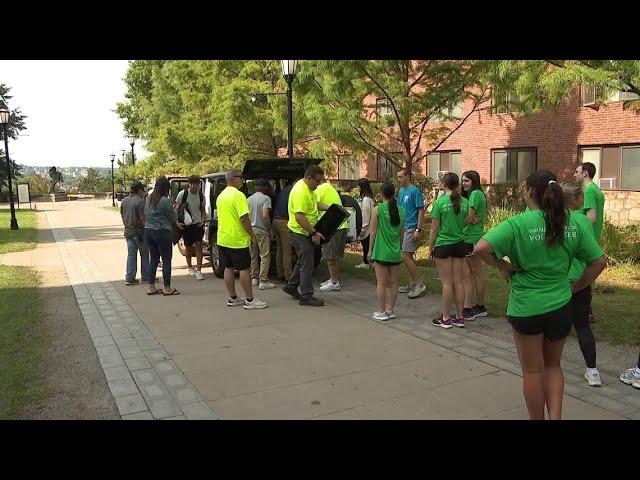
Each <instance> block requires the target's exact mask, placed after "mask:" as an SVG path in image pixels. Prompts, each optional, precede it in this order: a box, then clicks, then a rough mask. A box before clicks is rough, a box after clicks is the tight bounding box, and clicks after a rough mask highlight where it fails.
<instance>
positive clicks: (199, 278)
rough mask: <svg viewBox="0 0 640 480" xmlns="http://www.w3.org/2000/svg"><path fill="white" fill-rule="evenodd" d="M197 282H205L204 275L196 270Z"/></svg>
mask: <svg viewBox="0 0 640 480" xmlns="http://www.w3.org/2000/svg"><path fill="white" fill-rule="evenodd" d="M196 280H204V275H202V272H201V271H200V270H196Z"/></svg>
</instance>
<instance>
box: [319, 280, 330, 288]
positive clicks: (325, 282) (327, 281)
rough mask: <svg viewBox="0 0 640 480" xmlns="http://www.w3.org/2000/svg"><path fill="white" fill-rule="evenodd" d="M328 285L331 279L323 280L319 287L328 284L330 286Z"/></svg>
mask: <svg viewBox="0 0 640 480" xmlns="http://www.w3.org/2000/svg"><path fill="white" fill-rule="evenodd" d="M330 283H331V279H329V280H325V281H324V282H322V283H321V284H320V286H321V287H324V286H325V285H328V284H330Z"/></svg>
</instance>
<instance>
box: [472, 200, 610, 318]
mask: <svg viewBox="0 0 640 480" xmlns="http://www.w3.org/2000/svg"><path fill="white" fill-rule="evenodd" d="M585 220H586V221H585ZM545 232H546V225H545V221H544V215H543V212H542V210H530V211H528V212H524V213H521V214H519V215H514V216H513V217H511V218H509V219H507V220H505V221H504V222H502V223H501V224H500V225H498V226H496V227H495V228H494V229H492V230H491V231H490V232H488V233H487V234H486V235H485V236H484V237H483V238H484V239H485V240H486V241H487V242H489V244H490V245H491V248H493V251H494V253H495V255H496V257H498V258H503V257H509V260H510V261H511V263H512V264H513V265H514V266H516V267H518V268H520V269H521V271H520V272H518V273H516V274H514V275H513V277H511V291H510V292H509V304H508V307H507V315H511V316H514V317H530V316H533V315H541V314H543V313H547V312H552V311H554V310H557V309H558V308H560V307H562V306H564V305H566V303H567V302H568V301H569V300H571V287H570V284H569V279H568V273H569V267H570V265H571V262H572V260H573V259H574V258H577V259H578V260H580V261H582V262H585V263H589V262H592V261H593V260H596V259H597V258H600V257H601V256H602V249H601V248H600V246H598V243H597V242H596V241H595V239H594V238H593V234H592V233H591V228H590V226H589V219H587V218H586V217H585V216H584V215H580V214H576V213H575V212H570V216H569V221H568V225H567V228H566V229H565V241H564V244H563V245H561V246H553V247H549V246H547V244H546V241H545Z"/></svg>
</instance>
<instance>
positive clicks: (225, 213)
mask: <svg viewBox="0 0 640 480" xmlns="http://www.w3.org/2000/svg"><path fill="white" fill-rule="evenodd" d="M216 209H217V210H218V240H217V242H218V245H220V246H222V247H227V248H246V247H248V246H250V245H251V236H250V235H249V234H248V233H247V231H246V230H245V228H244V226H243V225H242V222H241V221H240V218H241V217H243V216H245V215H249V203H248V202H247V197H245V196H244V193H242V192H241V191H240V190H238V189H237V188H236V187H232V186H228V187H226V188H225V189H224V190H223V191H222V193H220V195H218V199H217V200H216Z"/></svg>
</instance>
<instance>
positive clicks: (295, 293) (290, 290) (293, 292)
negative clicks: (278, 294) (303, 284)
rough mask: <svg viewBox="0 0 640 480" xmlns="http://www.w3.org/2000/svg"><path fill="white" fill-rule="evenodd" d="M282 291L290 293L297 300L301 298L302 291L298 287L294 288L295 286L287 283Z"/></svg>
mask: <svg viewBox="0 0 640 480" xmlns="http://www.w3.org/2000/svg"><path fill="white" fill-rule="evenodd" d="M282 291H283V292H284V293H288V294H289V295H291V296H292V297H293V298H295V299H296V300H298V299H300V293H299V292H298V289H297V288H293V287H290V286H289V285H285V286H284V287H282Z"/></svg>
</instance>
